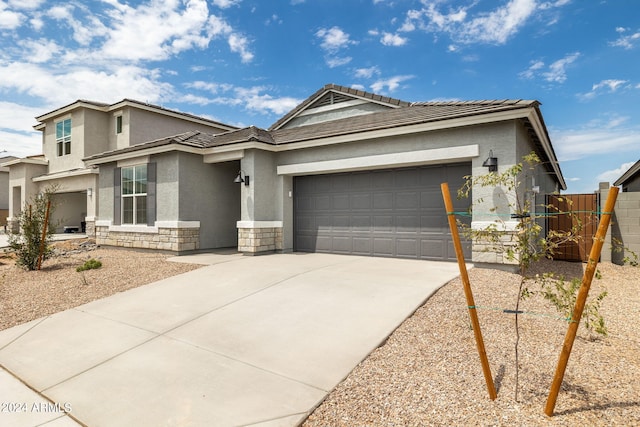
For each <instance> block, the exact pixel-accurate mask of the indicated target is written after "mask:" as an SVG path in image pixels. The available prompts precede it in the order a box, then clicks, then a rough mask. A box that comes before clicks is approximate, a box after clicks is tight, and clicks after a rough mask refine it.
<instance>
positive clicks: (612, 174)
mask: <svg viewBox="0 0 640 427" xmlns="http://www.w3.org/2000/svg"><path fill="white" fill-rule="evenodd" d="M635 163H636V162H627V163H623V164H621V165H620V166H619V167H617V168H615V169H611V170H608V171H604V172H602V173H601V174H599V175H598V176H597V177H596V178H597V179H598V181H599V182H609V183H613V182H615V181H617V180H618V178H620V177H621V176H622V175H623V174H624V173H625V172H626V171H628V170H629V168H630V167H631V166H633V165H634V164H635Z"/></svg>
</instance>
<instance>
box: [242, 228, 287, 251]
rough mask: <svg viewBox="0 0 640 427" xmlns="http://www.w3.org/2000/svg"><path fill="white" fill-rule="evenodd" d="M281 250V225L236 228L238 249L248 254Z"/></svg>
mask: <svg viewBox="0 0 640 427" xmlns="http://www.w3.org/2000/svg"><path fill="white" fill-rule="evenodd" d="M281 250H282V227H267V228H238V251H239V252H244V253H248V254H252V255H253V254H258V253H262V252H274V251H281Z"/></svg>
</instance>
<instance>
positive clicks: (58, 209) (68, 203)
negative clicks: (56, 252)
mask: <svg viewBox="0 0 640 427" xmlns="http://www.w3.org/2000/svg"><path fill="white" fill-rule="evenodd" d="M86 197H87V195H86V194H84V193H59V194H55V195H54V196H53V198H52V202H53V203H54V204H55V209H54V211H53V214H52V215H51V218H50V224H51V225H52V226H53V227H55V232H56V233H62V232H63V231H64V226H65V225H68V226H74V227H80V226H81V222H82V221H84V220H85V218H86V216H87V198H86ZM78 231H81V230H80V228H79V229H78Z"/></svg>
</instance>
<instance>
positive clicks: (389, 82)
mask: <svg viewBox="0 0 640 427" xmlns="http://www.w3.org/2000/svg"><path fill="white" fill-rule="evenodd" d="M413 77H414V76H394V77H391V78H388V79H380V80H377V81H376V82H374V83H373V84H372V85H371V89H372V90H373V91H374V92H375V93H386V92H393V91H394V90H396V89H397V88H398V87H399V86H400V84H401V83H402V82H404V81H405V80H409V79H412V78H413ZM385 88H387V90H385Z"/></svg>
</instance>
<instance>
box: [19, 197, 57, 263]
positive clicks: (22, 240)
mask: <svg viewBox="0 0 640 427" xmlns="http://www.w3.org/2000/svg"><path fill="white" fill-rule="evenodd" d="M56 190H57V187H55V186H51V187H48V188H47V189H45V191H44V192H43V193H42V194H39V195H37V196H34V197H32V199H31V201H30V203H25V205H24V206H23V207H22V211H21V212H20V215H19V216H18V222H19V230H18V232H17V233H11V234H9V236H8V240H9V247H11V249H12V250H13V251H14V252H15V253H16V256H17V260H16V264H17V265H19V266H20V267H22V268H24V269H26V270H35V269H37V268H38V256H39V254H40V248H41V247H42V249H43V253H42V261H44V260H46V259H48V258H50V257H51V256H52V255H53V250H52V249H51V247H50V243H51V238H52V236H53V231H54V229H55V224H49V226H48V227H47V231H46V233H45V234H44V241H43V238H42V237H43V236H42V230H43V228H44V223H45V216H46V211H47V203H48V202H49V201H51V197H52V196H53V194H55V192H56ZM54 209H55V205H54V204H51V205H50V209H49V218H51V216H52V214H53V211H54Z"/></svg>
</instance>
